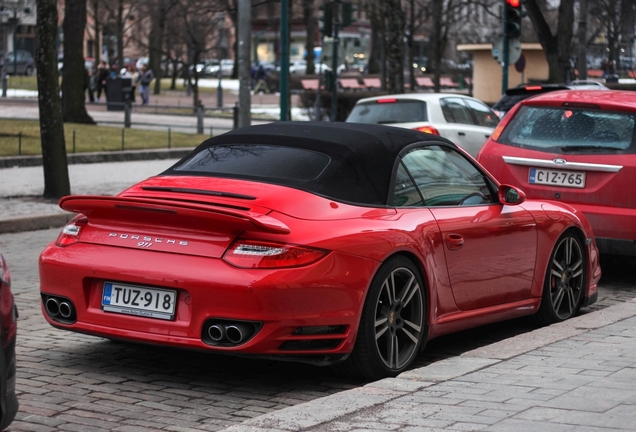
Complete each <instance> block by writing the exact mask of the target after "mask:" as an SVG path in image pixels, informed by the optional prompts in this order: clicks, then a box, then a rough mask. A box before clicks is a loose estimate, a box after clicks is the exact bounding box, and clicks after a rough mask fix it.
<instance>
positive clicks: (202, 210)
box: [59, 195, 291, 234]
mask: <svg viewBox="0 0 636 432" xmlns="http://www.w3.org/2000/svg"><path fill="white" fill-rule="evenodd" d="M59 205H60V207H61V208H62V209H64V210H66V211H70V212H74V213H82V214H85V215H86V216H88V217H89V218H91V217H96V218H99V219H108V218H111V219H112V218H121V219H123V220H126V219H128V220H130V219H133V220H136V221H137V222H141V223H143V222H144V221H146V220H147V221H148V222H150V220H152V219H154V220H156V221H161V220H162V219H165V218H171V219H174V218H177V217H179V218H181V217H183V218H184V219H185V220H187V219H188V218H194V219H198V220H210V221H216V222H217V223H218V222H222V223H226V224H228V225H231V226H232V227H233V228H235V229H239V228H240V229H242V230H250V229H254V228H256V229H258V230H259V231H265V232H269V233H274V234H289V233H290V232H291V231H290V229H289V227H287V225H285V224H284V223H283V222H281V221H279V220H278V219H275V218H273V217H271V216H267V215H265V214H260V213H256V212H253V211H249V210H239V209H233V208H224V207H216V206H214V205H207V204H199V203H191V202H183V201H172V200H165V199H156V198H126V197H111V196H98V195H95V196H93V195H69V196H65V197H63V198H62V199H60V202H59ZM153 215H154V216H155V217H154V218H153V217H152V216H153Z"/></svg>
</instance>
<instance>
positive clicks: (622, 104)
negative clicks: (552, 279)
mask: <svg viewBox="0 0 636 432" xmlns="http://www.w3.org/2000/svg"><path fill="white" fill-rule="evenodd" d="M635 130H636V96H635V93H634V92H628V91H610V90H601V91H597V90H584V91H572V90H570V91H556V92H550V93H544V94H542V95H539V96H535V97H532V98H530V99H526V100H524V101H522V102H521V103H519V104H518V105H516V106H515V107H514V108H513V110H512V111H511V112H510V113H508V115H507V116H506V117H505V118H504V120H503V121H502V122H501V123H500V124H499V126H498V128H497V129H496V130H495V132H494V133H493V134H492V136H491V137H490V139H489V140H488V141H487V142H486V144H485V145H484V147H483V149H482V150H481V152H480V153H479V155H478V160H479V162H480V163H481V164H482V165H483V166H484V167H486V169H488V170H489V171H490V172H491V173H492V174H493V175H494V176H495V177H496V178H497V179H499V180H500V181H502V182H504V183H507V184H511V185H515V186H517V187H520V188H522V189H523V190H524V192H525V193H526V195H527V196H528V197H529V198H536V199H542V200H553V201H557V202H565V203H568V204H570V205H572V206H574V207H575V208H577V209H578V210H579V211H581V212H583V214H585V216H586V217H587V219H588V220H589V221H590V224H591V225H592V228H593V229H594V235H595V237H596V244H597V246H598V249H599V251H600V252H601V253H602V254H620V255H631V256H636V223H635V222H634V221H636V194H634V193H632V192H631V190H632V189H631V188H632V187H633V185H634V184H636V134H635Z"/></svg>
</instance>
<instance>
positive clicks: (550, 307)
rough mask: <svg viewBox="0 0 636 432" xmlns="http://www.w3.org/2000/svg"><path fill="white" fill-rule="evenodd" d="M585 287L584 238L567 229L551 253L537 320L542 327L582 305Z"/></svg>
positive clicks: (567, 316) (561, 319)
mask: <svg viewBox="0 0 636 432" xmlns="http://www.w3.org/2000/svg"><path fill="white" fill-rule="evenodd" d="M586 286H587V258H586V254H585V247H584V245H583V241H582V240H581V238H580V237H579V236H578V235H576V234H575V233H574V232H572V231H569V232H566V233H565V234H563V235H562V236H561V238H559V240H558V241H557V243H556V246H555V247H554V250H553V251H552V254H551V255H550V261H549V263H548V268H547V270H546V276H545V282H544V284H543V293H542V295H541V296H542V297H541V306H539V310H538V311H537V313H536V315H535V319H536V321H537V322H538V323H539V324H540V325H544V326H545V325H550V324H554V323H558V322H562V321H565V320H567V319H569V318H572V317H573V316H574V315H576V314H577V313H578V311H579V309H580V308H581V303H582V301H583V296H584V292H585V287H586Z"/></svg>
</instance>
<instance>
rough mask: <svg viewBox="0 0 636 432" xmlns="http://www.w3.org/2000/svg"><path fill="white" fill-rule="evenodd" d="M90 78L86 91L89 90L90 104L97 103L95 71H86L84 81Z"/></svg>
mask: <svg viewBox="0 0 636 432" xmlns="http://www.w3.org/2000/svg"><path fill="white" fill-rule="evenodd" d="M86 77H88V85H86V89H87V90H88V100H89V102H95V84H96V83H95V71H93V69H92V68H91V69H88V70H86V74H85V75H84V79H86Z"/></svg>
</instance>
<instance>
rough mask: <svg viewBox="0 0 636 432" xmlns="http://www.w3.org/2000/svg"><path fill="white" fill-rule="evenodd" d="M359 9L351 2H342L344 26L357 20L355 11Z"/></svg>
mask: <svg viewBox="0 0 636 432" xmlns="http://www.w3.org/2000/svg"><path fill="white" fill-rule="evenodd" d="M357 9H358V8H357V7H356V6H354V5H353V4H352V3H351V2H343V3H342V27H347V26H349V25H350V24H351V23H352V22H354V21H355V18H353V13H354V12H355V11H356V10H357Z"/></svg>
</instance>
